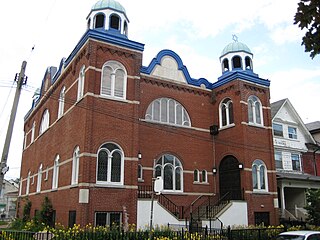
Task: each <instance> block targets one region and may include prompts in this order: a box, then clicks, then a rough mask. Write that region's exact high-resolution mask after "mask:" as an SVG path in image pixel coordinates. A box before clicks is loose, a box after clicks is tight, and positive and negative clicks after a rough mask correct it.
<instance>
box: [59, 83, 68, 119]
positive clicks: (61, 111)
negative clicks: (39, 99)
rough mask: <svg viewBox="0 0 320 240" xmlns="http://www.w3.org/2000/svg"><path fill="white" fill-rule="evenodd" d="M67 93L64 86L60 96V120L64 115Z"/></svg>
mask: <svg viewBox="0 0 320 240" xmlns="http://www.w3.org/2000/svg"><path fill="white" fill-rule="evenodd" d="M65 92H66V87H65V86H63V87H62V89H61V91H60V95H59V108H58V118H61V117H62V116H63V113H64V102H65Z"/></svg>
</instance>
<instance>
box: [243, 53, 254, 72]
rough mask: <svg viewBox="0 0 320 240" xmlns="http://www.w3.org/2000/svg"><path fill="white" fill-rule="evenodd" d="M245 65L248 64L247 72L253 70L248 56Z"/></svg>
mask: <svg viewBox="0 0 320 240" xmlns="http://www.w3.org/2000/svg"><path fill="white" fill-rule="evenodd" d="M244 60H245V64H246V70H252V60H251V58H250V57H248V56H246V58H245V59H244Z"/></svg>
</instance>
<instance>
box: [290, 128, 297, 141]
mask: <svg viewBox="0 0 320 240" xmlns="http://www.w3.org/2000/svg"><path fill="white" fill-rule="evenodd" d="M288 135H289V138H291V139H297V138H298V136H297V128H295V127H288Z"/></svg>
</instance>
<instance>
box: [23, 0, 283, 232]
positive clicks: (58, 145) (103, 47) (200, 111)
mask: <svg viewBox="0 0 320 240" xmlns="http://www.w3.org/2000/svg"><path fill="white" fill-rule="evenodd" d="M141 14H143V13H141ZM128 23H129V21H128V19H127V15H126V11H125V9H124V8H123V6H122V5H121V4H120V3H118V2H116V1H114V0H109V1H105V0H100V1H98V2H97V3H96V4H95V5H94V6H93V7H92V9H91V10H90V13H89V15H88V17H87V26H88V29H87V30H86V32H85V34H84V35H83V36H82V38H81V39H80V41H79V42H78V44H77V45H76V46H75V48H74V50H73V51H72V53H71V54H70V56H69V57H68V58H66V59H63V60H62V61H61V64H60V66H59V68H54V67H49V68H48V69H47V71H46V73H45V75H44V78H43V81H42V86H41V90H40V92H39V93H37V94H36V95H37V96H36V98H34V101H33V104H32V108H31V109H30V111H29V112H28V113H27V115H26V116H25V124H24V131H25V148H24V150H23V154H22V163H21V185H20V198H19V200H21V201H20V204H19V206H20V208H19V209H18V212H19V216H21V215H22V212H23V209H24V204H25V202H24V201H22V200H23V198H24V197H28V199H29V200H30V201H31V202H32V208H31V216H34V213H35V212H36V211H37V210H40V208H41V202H42V201H43V200H44V197H45V196H47V197H48V198H49V199H50V200H51V202H52V204H53V208H54V212H53V215H52V218H53V219H54V218H55V219H56V221H57V222H59V223H62V224H64V225H69V226H72V225H73V224H74V223H77V224H81V225H86V224H88V223H92V224H94V225H105V224H107V225H110V224H112V223H122V224H126V223H127V222H128V223H134V224H136V225H137V226H138V227H145V226H146V225H148V224H149V223H151V222H150V220H151V215H150V210H151V203H152V199H153V198H152V195H153V194H152V193H153V191H152V189H153V186H152V184H153V179H154V178H157V179H158V180H157V181H156V182H155V184H156V185H157V187H159V188H158V189H159V191H160V192H161V194H160V195H156V196H154V197H155V198H154V209H153V210H154V212H153V213H154V215H153V218H152V219H153V224H158V225H161V224H165V225H167V224H168V223H169V224H182V225H184V224H186V223H187V224H190V225H192V226H193V225H197V226H199V225H202V226H204V225H208V226H213V225H215V224H217V226H219V227H220V223H222V224H223V225H224V226H226V225H248V224H262V223H264V224H265V225H269V224H272V225H274V224H277V223H278V217H279V216H278V199H277V188H276V174H275V165H274V156H273V142H272V126H271V124H272V123H271V112H270V102H269V99H270V89H269V85H270V82H269V81H268V80H266V79H262V78H259V76H258V74H256V73H254V71H253V63H252V59H253V53H252V52H251V50H250V49H249V48H248V47H247V46H246V45H245V44H243V43H240V42H238V41H234V42H232V43H230V44H228V45H227V46H226V47H225V48H224V49H223V51H222V53H221V56H220V62H221V71H222V73H221V76H217V81H215V82H214V83H211V82H209V81H208V80H207V79H205V78H192V77H191V76H190V74H189V72H188V70H187V67H186V66H184V65H183V62H182V59H181V58H180V57H179V56H178V55H177V54H176V53H175V52H174V51H171V50H162V51H160V52H159V53H158V54H157V55H156V57H155V58H154V59H152V61H151V62H150V64H149V65H148V66H142V58H143V50H144V44H141V43H138V42H135V41H132V40H129V39H128ZM213 57H218V56H213ZM208 67H209V68H210V67H212V66H208Z"/></svg>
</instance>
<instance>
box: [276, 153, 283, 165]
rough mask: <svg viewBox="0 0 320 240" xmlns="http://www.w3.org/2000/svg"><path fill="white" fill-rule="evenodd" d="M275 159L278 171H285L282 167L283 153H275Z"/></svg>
mask: <svg viewBox="0 0 320 240" xmlns="http://www.w3.org/2000/svg"><path fill="white" fill-rule="evenodd" d="M274 158H275V160H276V169H283V166H282V152H277V151H276V152H275V154H274Z"/></svg>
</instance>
